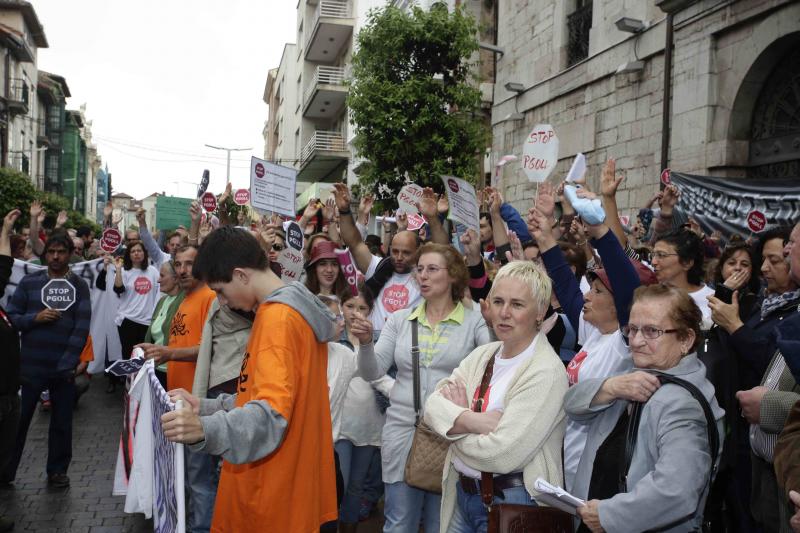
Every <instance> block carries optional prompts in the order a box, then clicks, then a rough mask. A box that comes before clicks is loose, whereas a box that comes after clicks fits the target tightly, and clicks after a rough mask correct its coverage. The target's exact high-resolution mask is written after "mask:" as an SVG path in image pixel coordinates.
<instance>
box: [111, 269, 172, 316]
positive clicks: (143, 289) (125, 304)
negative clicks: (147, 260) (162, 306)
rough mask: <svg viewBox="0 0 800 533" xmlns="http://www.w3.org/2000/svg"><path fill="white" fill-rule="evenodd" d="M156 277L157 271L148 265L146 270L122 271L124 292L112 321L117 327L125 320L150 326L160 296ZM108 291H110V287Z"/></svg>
mask: <svg viewBox="0 0 800 533" xmlns="http://www.w3.org/2000/svg"><path fill="white" fill-rule="evenodd" d="M115 272H116V271H115ZM158 277H159V272H158V269H157V268H156V267H154V266H153V265H149V266H148V267H147V269H146V270H140V269H138V268H132V269H130V270H125V269H122V284H123V285H124V286H125V292H123V293H122V294H121V295H120V302H119V308H118V310H117V317H116V318H115V319H114V323H115V324H116V325H117V326H119V325H120V324H122V321H123V320H124V319H126V318H127V319H128V320H132V321H133V322H136V323H137V324H142V325H145V326H149V325H150V321H151V320H152V319H153V311H155V309H156V304H157V303H158V298H159V296H160V295H159V285H158ZM112 279H113V278H112ZM112 283H113V282H112ZM108 290H112V289H111V287H109V288H108Z"/></svg>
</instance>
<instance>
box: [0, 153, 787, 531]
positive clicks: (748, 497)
mask: <svg viewBox="0 0 800 533" xmlns="http://www.w3.org/2000/svg"><path fill="white" fill-rule="evenodd" d="M621 180H622V178H621V177H620V176H618V175H617V174H616V171H615V165H614V161H613V160H610V161H608V162H607V164H606V165H605V167H604V168H603V171H602V174H601V176H599V179H598V184H599V188H598V192H597V193H593V192H591V191H590V190H589V188H588V187H587V186H586V185H585V184H581V185H579V186H578V187H577V188H576V187H575V185H574V184H557V185H552V184H548V183H544V184H541V185H540V186H538V188H537V193H536V199H535V201H534V203H533V205H532V206H531V207H530V209H529V210H528V212H525V213H520V212H518V211H517V210H516V209H515V208H514V207H513V206H512V205H511V204H509V203H507V202H505V201H504V198H503V196H502V193H501V191H500V190H498V189H494V188H491V187H489V188H486V189H485V190H482V191H479V198H478V200H479V203H480V205H481V209H482V212H481V214H480V231H474V230H472V229H467V230H464V229H463V228H457V227H455V225H453V224H452V223H451V222H450V221H449V220H447V219H446V215H447V213H448V210H449V205H448V201H447V198H446V196H444V195H439V196H437V195H436V194H435V193H434V191H433V190H431V189H427V188H426V189H424V190H423V193H422V196H421V198H420V199H419V203H418V204H417V208H418V210H419V213H420V214H421V215H422V216H424V217H425V221H426V223H425V224H424V225H423V226H422V228H421V229H419V230H415V231H409V230H408V217H407V216H406V215H405V214H403V213H400V212H398V213H397V214H396V216H395V218H394V219H392V218H391V217H389V216H388V215H389V213H388V212H386V213H384V215H385V216H384V218H383V222H382V224H380V225H377V226H375V225H373V226H372V227H378V228H380V229H381V230H382V231H381V233H382V234H381V235H371V234H368V229H367V228H368V227H370V225H371V222H372V221H373V213H372V211H373V205H374V201H373V198H372V197H371V196H364V197H362V198H360V199H356V198H353V197H351V195H350V191H349V189H348V187H347V186H346V185H344V184H335V186H334V190H333V192H332V195H331V197H330V198H328V199H326V200H325V201H324V202H323V201H321V200H319V199H312V200H311V201H310V202H309V204H308V206H307V208H306V209H305V210H304V211H303V213H302V216H300V217H299V218H298V220H297V222H298V224H299V225H300V228H301V230H302V231H303V232H304V234H305V246H304V250H303V253H304V259H305V268H304V271H303V273H302V275H301V279H300V281H297V282H285V281H283V280H282V278H281V266H280V257H281V254H282V253H284V249H285V247H286V246H287V239H286V233H285V230H284V226H283V224H282V220H280V219H279V217H276V216H269V217H267V216H263V217H261V218H260V219H258V220H255V221H253V222H252V224H250V225H245V226H243V225H242V224H247V222H246V221H245V220H243V219H239V220H237V221H236V223H238V224H239V225H234V223H232V222H231V221H229V220H227V218H224V217H223V219H222V220H221V221H220V220H217V219H216V218H215V217H214V218H213V219H212V218H210V217H204V216H203V215H202V214H201V209H200V207H199V205H197V203H196V202H195V203H194V204H193V205H192V207H191V209H190V218H191V225H190V227H189V228H188V229H187V228H178V229H177V230H175V231H174V232H171V233H169V234H164V233H163V232H161V233H159V232H156V231H151V230H150V229H149V228H148V227H147V224H146V217H145V212H144V210H140V211H139V212H138V213H137V221H138V227H137V228H124V229H125V230H126V231H125V239H124V245H123V246H122V247H121V248H120V250H119V251H118V252H116V253H114V254H106V253H105V252H103V251H102V250H101V249H100V248H99V247H98V245H97V239H95V235H94V234H93V232H92V231H91V229H89V228H76V229H75V230H72V229H65V228H64V227H63V226H64V223H65V222H66V217H65V216H59V217H58V219H57V223H56V226H55V227H54V228H47V229H45V228H43V226H42V223H43V221H44V220H45V217H44V211H43V209H42V206H41V205H39V204H38V203H34V204H33V205H31V206H29V210H30V216H31V221H30V226H29V228H26V229H25V230H22V229H21V228H19V227H16V226H17V225H16V222H17V219H18V218H19V216H20V212H19V211H18V210H15V211H12V212H11V213H8V215H7V216H6V217H5V219H4V221H3V227H2V234H1V235H0V289H4V288H5V286H6V284H7V283H8V280H9V277H10V273H11V268H12V264H13V262H14V261H15V260H18V261H25V262H31V263H39V264H42V265H43V266H45V267H46V268H43V269H42V270H39V271H37V272H35V273H32V274H28V275H27V276H25V277H24V278H22V280H21V281H20V282H19V284H18V286H17V288H16V290H15V291H14V293H13V295H12V296H11V298H10V299H9V300H8V303H7V305H6V308H5V309H2V308H0V318H1V319H2V321H0V331H1V332H2V335H3V346H4V355H3V356H2V357H0V483H4V484H11V483H13V481H14V478H15V474H16V469H17V466H18V464H19V461H20V458H21V456H22V451H23V448H24V446H25V440H26V436H27V430H28V427H29V424H30V422H31V419H32V416H33V414H34V411H35V408H36V405H37V403H38V402H40V401H41V398H42V394H43V392H45V391H47V392H48V394H49V396H48V402H49V405H50V409H51V410H52V416H51V419H50V433H49V447H48V458H47V467H46V472H47V479H48V484H49V485H51V486H52V487H54V488H64V487H68V486H69V477H68V475H67V470H68V467H69V462H70V458H71V453H72V443H71V431H72V407H73V405H74V402H75V397H76V394H77V390H76V382H77V377H78V376H80V375H82V374H84V373H85V372H86V363H87V357H86V355H85V354H86V352H87V351H88V352H91V349H88V350H87V346H89V347H90V346H91V338H90V336H89V321H90V319H91V313H92V308H91V303H90V300H89V293H88V290H89V288H88V287H87V286H86V283H85V282H84V281H83V280H82V279H80V278H79V277H77V276H74V275H73V274H72V273H71V271H70V267H69V265H70V264H72V263H75V262H77V261H85V260H90V259H97V258H102V265H103V266H102V269H101V271H100V275H98V277H97V280H96V282H95V284H96V288H97V289H99V290H104V291H107V290H111V291H113V293H114V294H115V295H116V297H117V298H118V299H119V305H118V311H117V314H116V317H115V320H114V323H115V325H116V326H117V328H118V333H119V337H120V341H121V346H122V353H121V354H118V355H119V356H121V357H122V358H128V357H130V356H131V353H132V352H133V351H134V349H135V348H139V349H141V350H142V353H143V356H144V357H145V358H147V359H153V360H154V363H155V365H156V367H157V370H156V372H157V375H158V376H159V379H160V380H161V382H162V384H163V385H164V387H165V389H167V390H168V391H169V394H170V397H171V398H173V399H174V400H177V399H182V400H184V402H185V404H186V405H187V407H186V408H183V409H177V410H175V411H172V412H170V413H168V414H166V415H164V417H163V418H162V430H163V432H164V434H165V435H166V437H167V438H169V439H170V440H172V441H174V442H182V443H184V444H186V445H187V446H186V455H185V461H186V462H185V465H186V467H185V474H186V482H185V486H186V492H187V497H188V501H187V511H186V520H187V530H188V531H192V532H204V531H216V532H222V531H231V532H238V531H246V530H252V529H253V528H254V527H255V528H258V527H260V526H258V525H259V524H263V526H261V527H264V528H266V529H264V530H270V531H302V532H311V531H317V530H321V531H337V530H338V531H340V532H343V533H345V532H348V533H352V532H355V531H357V529H358V527H359V523H360V522H361V521H363V520H365V519H367V518H368V517H370V516H371V515H375V514H377V513H382V515H383V516H382V520H381V521H382V522H383V528H384V531H386V532H417V531H419V530H420V528H422V530H424V531H426V532H435V531H443V532H444V531H447V532H484V531H487V530H488V531H491V530H493V529H491V528H494V527H495V526H494V525H492V526H490V520H489V517H490V513H491V512H494V511H492V510H491V509H492V508H493V507H494V506H497V505H500V504H517V505H522V506H526V507H527V508H529V509H531V510H536V509H538V508H541V507H544V506H545V505H546V504H545V502H543V501H541V500H542V498H541V495H542V493H541V492H540V488H537V480H543V481H545V482H548V483H550V484H552V485H555V486H559V487H563V488H564V489H566V490H567V491H569V492H570V493H571V494H573V495H574V496H575V497H577V498H580V499H581V500H583V501H584V504H583V505H580V506H578V507H577V509H576V512H575V516H571V515H567V514H566V513H563V514H564V517H561V518H566V521H567V523H569V524H571V525H572V526H573V528H574V529H575V530H578V531H592V532H598V531H610V532H615V531H646V530H657V531H697V530H703V531H743V532H759V531H761V532H773V531H774V532H782V531H792V530H794V531H796V532H800V385H799V384H798V382H800V312H799V311H800V246H796V245H795V244H796V242H797V241H798V240H800V222H799V223H797V224H796V225H795V226H793V227H790V226H787V227H771V228H768V229H767V230H765V231H763V232H761V233H760V234H758V235H755V236H752V235H751V236H750V238H747V239H745V238H743V237H742V236H741V235H721V234H720V233H719V232H714V233H712V234H710V235H706V234H705V233H704V232H703V230H702V228H701V227H700V225H699V224H698V223H697V221H695V220H694V219H693V218H689V219H688V220H685V221H684V220H679V219H678V216H677V215H676V212H675V207H676V205H677V204H678V202H679V199H680V190H679V189H678V188H677V187H675V186H674V185H667V186H666V187H664V188H663V189H662V190H661V191H660V192H659V193H658V194H657V195H655V196H654V197H653V198H652V200H651V201H650V202H648V204H647V205H646V206H643V207H642V209H641V210H640V211H639V212H638V215H637V216H636V217H634V218H635V220H633V221H631V223H630V224H627V223H626V224H623V222H622V218H621V217H620V216H619V213H618V210H617V205H616V193H617V187H618V186H619V185H620V183H621ZM225 194H230V191H226V193H225ZM351 209H354V210H356V212H352V211H351ZM104 215H105V217H106V224H107V225H115V224H116V223H117V222H118V221H114V220H112V210H111V207H110V206H108V207H107V208H106V210H105V212H104ZM159 242H161V245H159ZM347 253H349V255H350V259H351V261H352V264H353V265H355V267H356V268H357V270H358V271H359V273H358V276H357V277H356V278H355V282H353V280H352V279H351V280H348V276H347V275H346V274H345V272H344V271H343V269H342V267H341V262H340V258H341V255H343V254H344V255H347ZM53 278H67V279H69V280H70V281H71V282H72V283H73V284H74V285H75V286H76V288H77V289H78V290H77V293H78V294H77V302H76V304H77V305H74V306H72V307H70V309H69V310H68V311H64V312H59V311H54V310H50V309H47V308H45V307H44V305H43V304H42V303H41V299H40V298H39V297H38V292H37V291H41V288H42V286H43V285H44V284H45V283H46V282H47V281H48V280H50V279H53ZM109 355H113V354H107V357H108V356H109ZM116 358H117V357H112V358H111V359H116ZM111 359H107V361H106V362H108V361H110V360H111ZM119 385H120V384H119V383H118V382H116V381H114V380H113V379H112V378H111V377H109V381H108V391H109V392H113V391H114V389H115V388H116V387H118V386H119ZM424 439H428V441H427V442H432V443H436V445H437V446H441V447H442V449H443V450H445V455H444V457H445V458H444V462H443V463H437V462H436V461H433V462H432V463H429V464H428V466H427V467H424V466H420V464H422V463H418V462H416V457H415V456H416V455H417V454H419V453H421V452H420V450H422V447H423V444H422V443H423V440H424ZM423 463H424V462H423ZM426 468H427V470H426ZM534 516H536V515H534ZM548 516H550V517H552V515H548ZM11 528H13V524H12V523H11V522H10V521H9V520H7V519H5V518H2V517H0V531H8V530H10V529H11ZM494 530H495V531H497V529H494Z"/></svg>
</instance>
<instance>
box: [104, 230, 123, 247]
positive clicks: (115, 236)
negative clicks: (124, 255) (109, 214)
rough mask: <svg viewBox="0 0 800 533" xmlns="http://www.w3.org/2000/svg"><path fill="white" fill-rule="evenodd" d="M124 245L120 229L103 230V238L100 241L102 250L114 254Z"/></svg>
mask: <svg viewBox="0 0 800 533" xmlns="http://www.w3.org/2000/svg"><path fill="white" fill-rule="evenodd" d="M120 244H122V234H121V233H120V232H119V230H118V229H114V228H106V229H105V230H103V237H102V238H101V239H100V248H102V249H103V250H104V251H106V252H109V253H114V252H116V251H117V248H119V245H120Z"/></svg>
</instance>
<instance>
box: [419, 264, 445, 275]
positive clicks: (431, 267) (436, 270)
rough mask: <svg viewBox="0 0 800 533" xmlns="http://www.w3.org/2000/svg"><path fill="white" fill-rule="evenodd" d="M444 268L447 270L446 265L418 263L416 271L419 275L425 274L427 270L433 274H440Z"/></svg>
mask: <svg viewBox="0 0 800 533" xmlns="http://www.w3.org/2000/svg"><path fill="white" fill-rule="evenodd" d="M442 270H446V269H445V268H444V267H440V266H436V265H428V266H422V265H418V266H415V267H414V272H416V273H417V275H418V276H419V275H422V274H424V273H425V272H426V271H427V272H428V274H430V275H432V276H433V275H436V274H438V273H439V272H441V271H442Z"/></svg>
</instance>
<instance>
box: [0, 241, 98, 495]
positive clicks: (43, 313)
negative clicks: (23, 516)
mask: <svg viewBox="0 0 800 533" xmlns="http://www.w3.org/2000/svg"><path fill="white" fill-rule="evenodd" d="M72 250H73V243H72V239H71V238H69V236H68V235H67V234H66V233H55V234H53V235H51V236H50V238H49V239H48V240H47V243H45V246H44V257H45V260H46V262H47V269H46V270H41V271H38V272H35V273H33V274H28V275H27V276H25V277H24V278H22V280H21V281H20V283H19V285H18V286H17V290H16V291H15V292H14V296H13V297H12V299H11V301H10V302H9V305H8V315H9V317H10V318H11V322H12V323H13V324H14V325H15V326H16V327H17V328H19V330H20V331H21V332H22V349H21V354H22V358H21V376H22V383H23V384H22V396H21V415H20V425H19V431H18V433H17V442H16V448H15V450H14V456H13V458H12V459H11V461H10V462H9V463H8V465H7V466H6V468H5V470H4V471H3V472H2V474H0V482H6V483H10V482H12V481H13V480H14V478H15V477H16V473H17V466H18V465H19V461H20V459H21V457H22V451H23V449H24V447H25V439H26V437H27V434H28V427H29V426H30V423H31V419H32V418H33V413H34V410H35V408H36V403H37V402H38V400H39V394H40V393H41V392H42V391H43V390H45V389H49V390H50V401H51V402H52V414H51V418H50V434H49V435H50V439H49V448H48V454H47V482H48V485H50V486H53V487H57V488H65V487H68V486H69V477H68V476H67V469H68V468H69V464H70V461H71V459H72V407H73V403H74V400H75V382H74V376H75V371H76V368H77V367H78V366H79V365H84V366H85V363H80V354H81V351H83V347H84V345H85V344H86V339H87V337H88V336H89V324H90V322H91V318H92V308H91V302H90V300H89V287H88V286H87V285H86V282H85V281H83V280H82V279H81V278H79V277H78V276H76V275H75V274H73V273H72V272H70V269H69V263H68V262H69V258H70V256H71V255H72ZM56 279H59V280H65V281H67V282H68V283H69V284H71V285H72V287H74V289H75V290H74V292H72V294H73V295H74V296H71V295H70V297H71V298H74V300H73V301H72V302H62V303H65V304H69V307H68V308H67V309H66V310H64V311H57V310H55V309H48V308H47V307H46V305H45V303H44V302H43V301H42V300H43V298H42V296H43V294H42V292H43V289H44V287H45V285H47V284H48V283H49V282H50V281H51V280H56Z"/></svg>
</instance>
